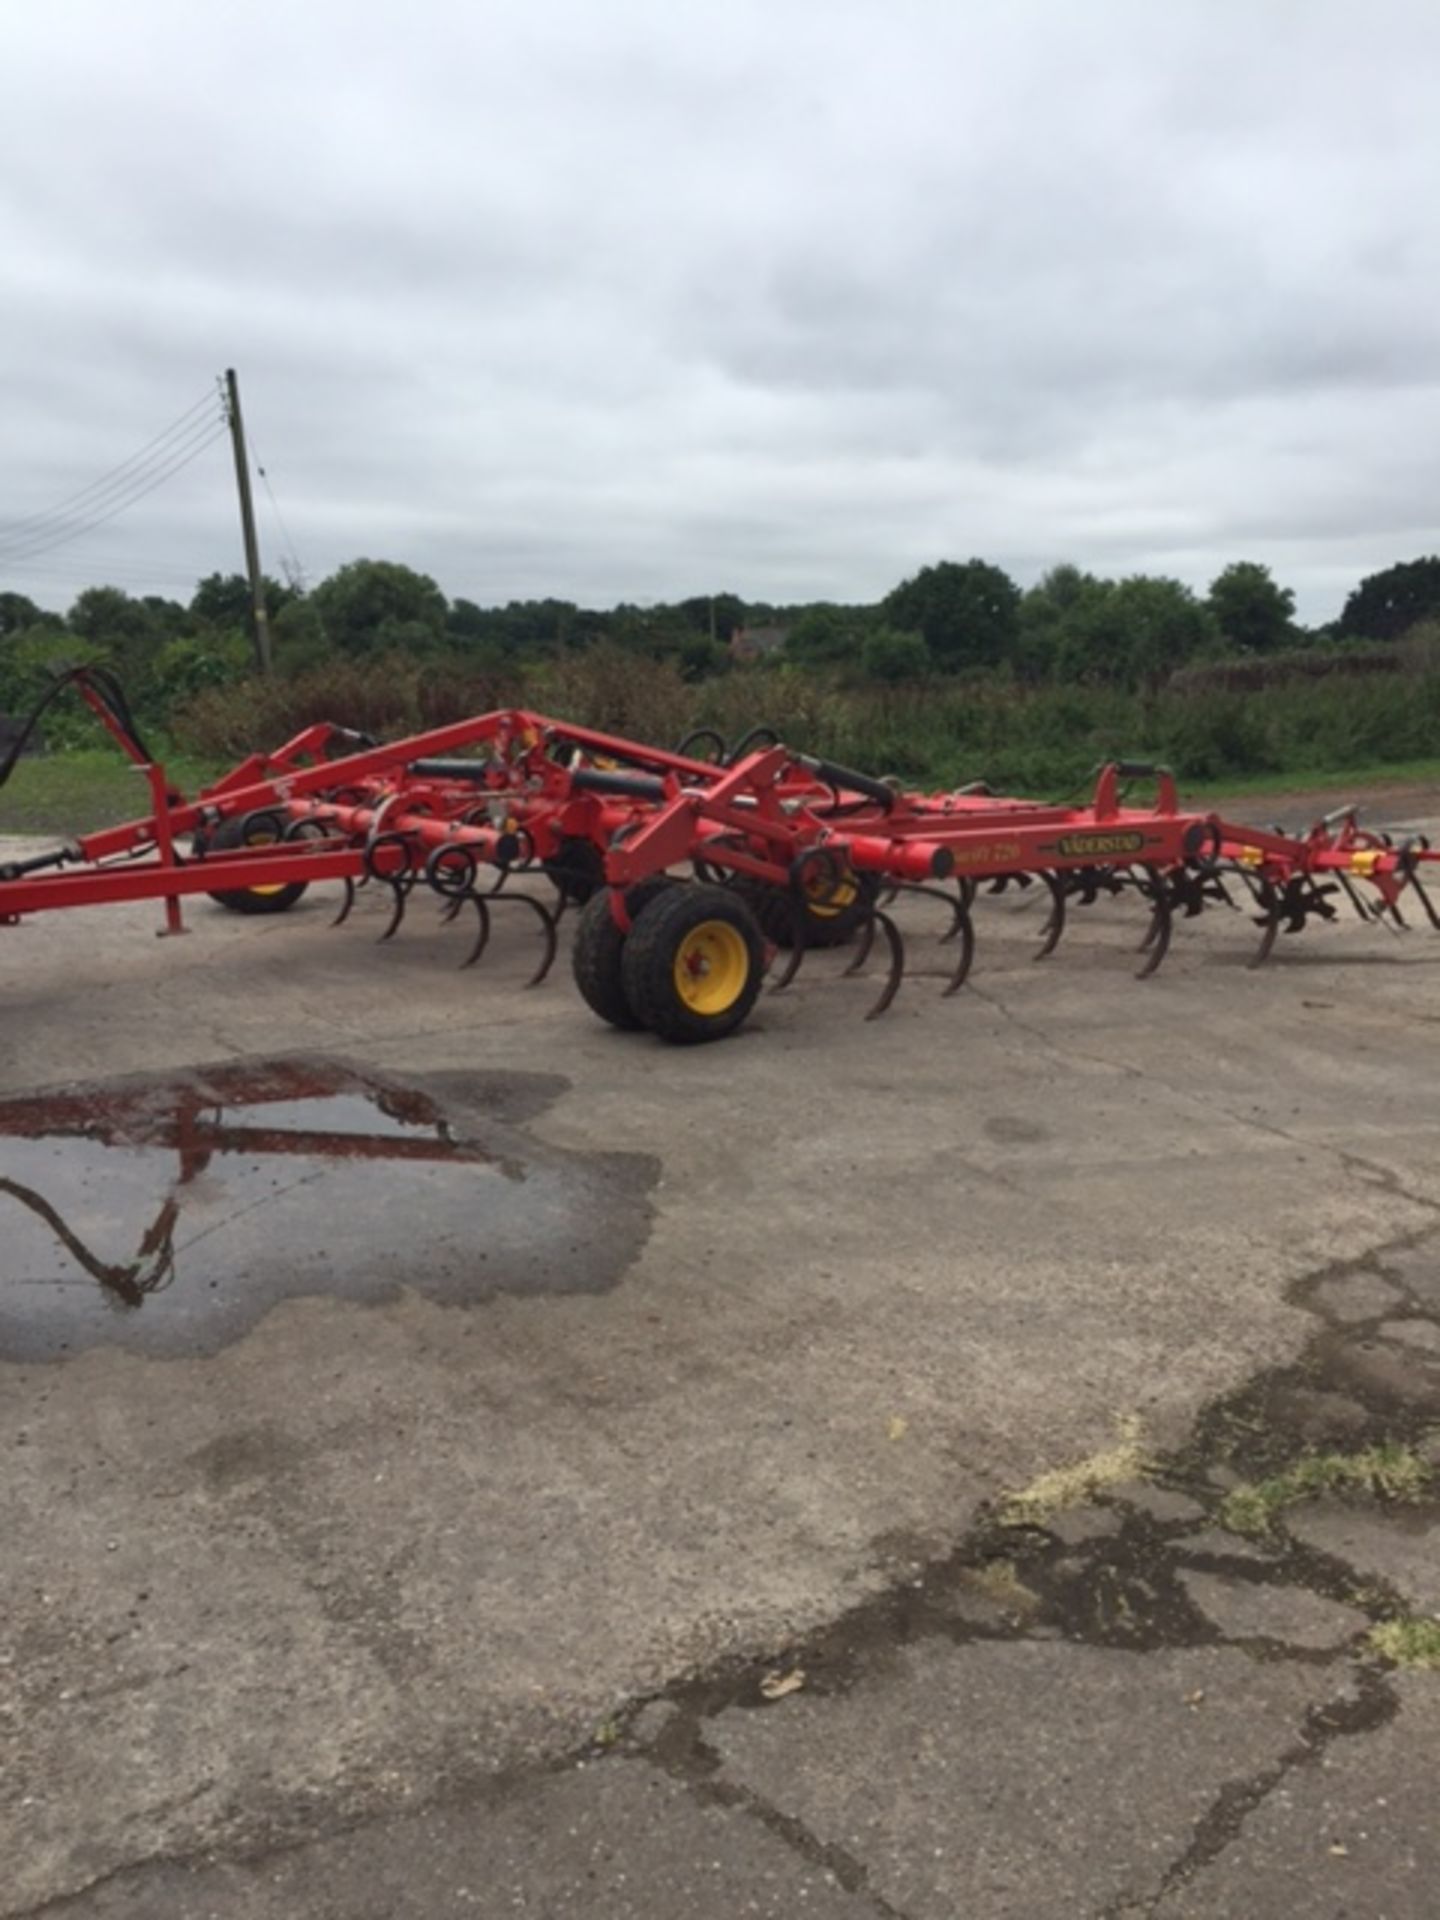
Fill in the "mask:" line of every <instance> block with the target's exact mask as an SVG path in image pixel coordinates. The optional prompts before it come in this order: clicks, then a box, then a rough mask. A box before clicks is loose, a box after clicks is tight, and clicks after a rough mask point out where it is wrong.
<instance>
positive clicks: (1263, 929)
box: [1248, 880, 1282, 968]
mask: <svg viewBox="0 0 1440 1920" xmlns="http://www.w3.org/2000/svg"><path fill="white" fill-rule="evenodd" d="M1255 897H1256V899H1257V901H1258V902H1259V904H1260V906H1261V908H1262V911H1261V912H1260V913H1258V914H1257V915H1256V916H1255V924H1256V926H1257V927H1259V928H1260V945H1259V946H1258V947H1257V948H1256V950H1255V952H1254V953H1253V954H1252V955H1251V957H1250V960H1249V963H1248V964H1249V965H1250V966H1251V967H1252V968H1254V967H1263V966H1264V964H1265V962H1266V961H1267V960H1268V959H1269V958H1270V954H1271V951H1272V949H1273V948H1274V945H1275V936H1276V935H1277V934H1278V933H1279V931H1280V921H1281V918H1282V912H1281V903H1280V896H1279V894H1278V893H1277V892H1276V890H1275V888H1274V886H1273V884H1272V883H1271V882H1270V881H1269V880H1262V881H1261V882H1260V885H1259V891H1258V892H1257V894H1256V896H1255Z"/></svg>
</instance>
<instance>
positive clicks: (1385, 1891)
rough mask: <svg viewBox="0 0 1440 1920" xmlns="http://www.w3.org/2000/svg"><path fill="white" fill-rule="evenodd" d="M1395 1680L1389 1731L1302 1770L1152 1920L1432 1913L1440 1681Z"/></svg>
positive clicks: (1436, 1878) (1439, 1859)
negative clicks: (1431, 1760)
mask: <svg viewBox="0 0 1440 1920" xmlns="http://www.w3.org/2000/svg"><path fill="white" fill-rule="evenodd" d="M1393 1686H1394V1690H1395V1693H1396V1695H1397V1697H1398V1700H1399V1711H1398V1713H1397V1714H1396V1716H1395V1718H1394V1719H1393V1720H1392V1721H1391V1722H1390V1724H1389V1725H1388V1726H1385V1727H1381V1728H1379V1729H1377V1730H1376V1731H1374V1732H1372V1733H1370V1734H1369V1735H1368V1736H1367V1737H1366V1738H1365V1739H1364V1740H1357V1741H1343V1740H1342V1741H1336V1742H1334V1743H1333V1744H1331V1745H1329V1746H1327V1747H1326V1748H1325V1749H1324V1750H1323V1752H1321V1753H1318V1754H1317V1755H1316V1756H1315V1758H1314V1760H1313V1762H1312V1763H1311V1764H1309V1765H1307V1766H1303V1767H1297V1768H1296V1769H1295V1770H1293V1771H1292V1772H1291V1773H1290V1774H1289V1775H1288V1776H1287V1777H1286V1778H1285V1780H1284V1781H1283V1782H1282V1783H1280V1784H1278V1785H1277V1786H1276V1787H1275V1789H1274V1790H1273V1791H1272V1792H1271V1793H1269V1794H1268V1795H1267V1796H1266V1797H1265V1799H1264V1800H1263V1801H1262V1802H1261V1804H1260V1805H1258V1806H1257V1807H1255V1808H1254V1810H1253V1811H1251V1812H1250V1813H1249V1814H1248V1815H1247V1817H1246V1818H1245V1821H1244V1823H1243V1825H1242V1827H1241V1828H1240V1831H1239V1833H1238V1834H1237V1835H1236V1837H1235V1839H1234V1840H1233V1841H1232V1843H1231V1844H1230V1846H1229V1847H1228V1848H1227V1849H1226V1850H1225V1851H1224V1852H1223V1853H1222V1854H1220V1855H1219V1856H1218V1857H1217V1858H1216V1859H1215V1860H1213V1861H1212V1862H1210V1863H1209V1864H1208V1865H1207V1866H1205V1867H1204V1868H1203V1869H1202V1870H1200V1871H1199V1872H1198V1873H1197V1874H1196V1875H1195V1877H1194V1879H1193V1880H1192V1881H1190V1882H1189V1883H1188V1884H1186V1885H1183V1886H1177V1887H1176V1888H1175V1889H1174V1890H1173V1891H1171V1892H1170V1893H1169V1894H1167V1896H1166V1897H1165V1898H1164V1899H1163V1900H1161V1901H1160V1902H1159V1904H1158V1905H1157V1906H1154V1907H1153V1908H1150V1909H1149V1910H1148V1911H1149V1912H1150V1913H1151V1914H1153V1916H1154V1920H1255V1916H1257V1915H1261V1914H1266V1915H1268V1914H1297V1915H1299V1914H1303V1915H1304V1917H1305V1920H1355V1916H1357V1915H1360V1914H1363V1915H1364V1916H1365V1920H1433V1916H1434V1913H1435V1903H1436V1888H1437V1887H1440V1826H1437V1824H1436V1820H1435V1783H1434V1774H1433V1770H1432V1768H1431V1767H1430V1766H1429V1765H1428V1764H1427V1763H1426V1759H1425V1756H1427V1755H1433V1754H1434V1752H1435V1750H1436V1746H1437V1743H1440V1688H1437V1687H1436V1685H1435V1682H1434V1679H1433V1677H1426V1676H1423V1675H1417V1676H1415V1677H1413V1678H1409V1677H1406V1676H1404V1675H1400V1676H1397V1677H1396V1679H1395V1680H1394V1682H1393Z"/></svg>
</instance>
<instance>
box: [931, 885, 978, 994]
mask: <svg viewBox="0 0 1440 1920" xmlns="http://www.w3.org/2000/svg"><path fill="white" fill-rule="evenodd" d="M955 918H956V926H955V928H954V932H953V935H952V934H949V933H947V934H946V935H945V938H946V939H947V940H949V939H951V938H952V937H954V935H958V936H959V940H960V951H959V952H958V954H957V955H956V956H955V970H954V972H953V973H952V974H951V975H950V978H949V980H948V981H947V982H946V983H945V986H944V987H943V988H942V990H941V993H940V998H941V999H942V1000H948V999H949V998H950V996H951V995H952V994H954V993H958V992H959V991H960V989H961V987H963V986H964V984H965V982H966V981H967V980H968V979H969V977H970V968H971V966H972V965H973V964H974V960H975V922H974V921H973V920H972V919H971V918H970V910H969V908H968V907H962V908H961V909H960V911H959V912H958V913H957V914H956V916H955Z"/></svg>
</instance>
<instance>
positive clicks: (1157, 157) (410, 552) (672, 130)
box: [0, 0, 1440, 619]
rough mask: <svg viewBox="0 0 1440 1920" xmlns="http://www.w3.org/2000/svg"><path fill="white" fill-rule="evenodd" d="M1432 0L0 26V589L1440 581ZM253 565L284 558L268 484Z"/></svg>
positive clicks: (440, 5) (743, 588)
mask: <svg viewBox="0 0 1440 1920" xmlns="http://www.w3.org/2000/svg"><path fill="white" fill-rule="evenodd" d="M1437 82H1440V7H1436V6H1435V5H1434V4H1433V0H1367V4H1365V5H1363V6H1362V5H1359V4H1357V0H1338V3H1336V4H1330V3H1329V0H1247V3H1243V4H1242V3H1241V0H1166V3H1165V4H1161V0H1143V3H1142V0H1085V3H1084V4H1081V3H1080V0H971V4H965V0H884V3H883V4H882V3H881V0H769V3H768V4H756V3H753V0H726V3H725V4H709V3H708V0H707V3H706V4H690V3H689V0H506V3H505V4H497V3H496V0H488V4H487V0H469V3H468V4H459V3H458V0H410V4H406V5H399V4H385V5H379V4H373V3H368V4H367V0H345V4H343V5H341V4H338V3H337V0H240V3H238V4H237V3H232V0H223V3H222V0H129V4H127V5H126V6H124V7H116V6H115V5H114V4H113V0H9V5H8V6H7V7H5V9H4V12H3V16H0V102H3V107H0V162H3V166H0V258H3V262H4V286H5V297H4V300H3V302H0V456H3V457H0V589H3V588H5V587H7V586H14V587H16V588H20V589H21V590H23V591H25V592H28V593H30V594H31V595H32V596H33V597H36V598H39V599H41V600H42V601H45V602H47V603H50V604H55V605H63V604H66V603H67V602H68V600H69V599H70V598H72V597H73V595H74V592H75V591H76V590H77V589H78V588H79V587H80V586H82V585H85V584H88V583H91V582H96V581H99V580H103V579H109V580H113V581H114V582H115V583H116V584H118V585H122V586H126V587H129V588H131V589H132V590H134V591H164V592H178V593H181V594H184V595H188V592H189V590H190V588H191V586H192V584H193V581H194V580H195V578H196V577H197V576H198V575H200V574H202V573H206V572H210V571H212V570H214V569H216V568H221V569H224V570H226V571H229V570H232V569H233V568H234V567H236V566H237V565H238V562H239V547H238V536H237V532H236V527H235V512H234V502H233V478H232V476H231V474H230V471H229V468H228V465H227V454H226V449H225V447H224V445H223V444H218V443H217V445H216V446H214V447H213V448H210V449H207V450H206V451H205V452H204V453H203V454H202V455H201V456H200V457H198V458H197V459H196V460H195V462H194V463H193V464H192V465H191V466H189V467H188V468H187V469H186V470H185V471H184V472H183V473H181V474H178V475H177V476H176V477H175V478H174V479H173V480H172V481H170V482H169V483H168V484H167V485H166V486H164V487H163V488H161V489H159V490H158V491H157V492H155V493H154V494H153V495H152V496H151V497H150V498H148V499H146V500H144V501H142V502H140V503H139V504H137V505H136V506H135V507H134V508H133V509H132V510H131V511H129V512H127V513H126V514H124V515H123V516H121V517H120V518H118V519H116V520H115V521H114V522H113V523H112V524H111V525H109V526H107V527H104V528H101V529H99V530H97V531H96V532H94V533H93V534H91V535H88V536H86V537H85V538H83V539H78V540H76V541H74V542H73V543H72V544H69V545H66V546H63V547H59V548H56V549H55V550H53V551H52V552H50V553H46V554H36V555H35V556H34V557H33V558H31V559H30V560H28V561H26V562H24V563H23V564H18V565H14V566H7V565H6V562H5V560H4V558H3V554H4V553H5V552H11V553H13V552H15V551H16V550H17V544H18V543H17V538H16V536H15V534H14V533H13V530H12V531H11V532H10V534H9V535H8V538H9V541H10V544H9V546H8V547H7V546H6V545H5V542H6V539H7V534H6V527H7V526H8V525H9V524H10V523H13V522H14V521H16V520H18V519H21V518H23V517H25V516H29V515H33V514H36V513H38V512H40V511H41V510H43V509H47V508H49V507H50V506H51V505H52V504H53V503H54V502H55V501H57V500H60V499H62V498H63V497H64V496H66V495H69V494H71V493H73V492H75V491H76V490H77V489H79V488H82V487H85V486H86V485H87V484H89V483H90V482H91V481H93V480H95V479H97V478H98V477H99V476H100V475H101V474H103V473H104V472H105V471H106V470H107V469H109V468H111V467H113V466H114V465H115V464H116V463H117V462H119V461H122V460H124V459H125V458H126V457H127V456H128V455H129V454H131V453H132V452H134V450H135V449H136V448H137V447H139V446H140V445H141V444H142V443H144V442H145V441H147V440H149V439H150V438H151V437H152V436H153V435H154V434H156V433H158V432H160V431H161V430H162V429H163V428H165V427H166V426H167V425H168V424H169V423H170V422H171V421H172V420H174V419H175V418H176V417H177V416H178V415H180V414H181V413H182V412H183V411H184V409H185V408H186V407H187V406H189V405H190V404H191V402H192V401H195V400H198V399H199V398H200V397H201V396H202V395H203V394H204V393H205V391H206V388H207V386H208V385H209V383H210V381H211V379H212V377H213V375H214V374H215V372H216V371H217V370H218V369H220V368H222V367H224V366H226V365H228V364H233V365H235V366H236V367H238V368H239V370H240V375H241V381H242V386H243V391H244V397H245V405H246V411H247V415H248V419H249V424H250V427H251V432H252V436H253V439H254V443H255V445H254V451H255V453H256V455H257V457H258V459H259V460H261V461H263V462H264V463H265V464H266V466H267V469H268V471H269V474H270V477H271V479H272V481H273V484H274V488H275V492H276V495H277V497H278V500H279V504H280V508H281V511H282V513H283V515H284V519H285V522H286V524H287V525H288V528H289V530H290V534H291V535H292V536H293V540H294V544H295V547H296V549H297V550H298V553H299V556H300V558H301V560H302V561H303V563H304V565H305V568H306V570H307V572H308V573H309V575H310V577H311V578H312V579H315V578H318V577H319V576H321V575H322V574H324V573H325V572H327V571H329V570H330V569H331V568H332V567H333V566H335V565H336V564H338V563H339V562H341V561H342V560H345V559H349V558H353V557H354V556H356V555H358V554H362V553H368V554H372V555H378V556H384V557H387V558H394V559H400V560H405V561H408V562H409V563H411V564H412V565H415V566H419V567H422V568H424V569H425V570H427V571H429V572H431V573H433V574H434V575H435V577H436V578H437V579H438V580H439V582H440V584H441V586H442V587H443V588H444V589H445V590H446V591H447V592H448V593H450V594H451V595H460V594H464V595H467V596H469V597H471V598H473V599H477V600H480V601H481V602H483V603H487V604H488V603H491V602H495V601H503V600H506V599H509V598H511V597H516V596H528V595H534V594H542V593H556V594H560V595H563V596H565V597H567V598H574V599H578V600H581V601H582V602H587V603H591V604H605V605H608V604H610V603H612V602H613V601H615V600H617V599H622V598H624V599H636V600H642V601H644V600H652V599H657V598H667V597H674V596H679V595H681V594H685V593H691V592H702V591H708V590H715V589H719V588H730V589H733V590H735V591H737V592H739V593H741V594H746V595H749V596H751V597H754V598H762V597H763V598H770V599H778V600H784V599H798V598H807V599H808V598H814V597H820V596H828V597H835V598H846V599H848V598H870V597H874V596H877V595H879V594H881V593H883V592H884V591H886V590H887V589H888V588H889V587H890V586H892V585H893V584H894V583H895V582H896V581H897V580H899V579H900V578H901V577H902V576H904V575H905V574H907V573H909V572H912V571H913V570H914V569H915V568H916V567H917V566H919V565H922V564H924V563H925V562H927V561H930V560H934V559H938V558H942V557H949V558H957V559H963V558H966V557H967V556H969V555H970V554H972V553H978V554H982V555H984V556H985V557H987V558H989V559H993V560H996V561H998V562H1000V563H1001V564H1002V565H1004V566H1006V567H1008V568H1009V569H1010V570H1011V571H1012V572H1013V573H1015V574H1016V576H1017V577H1018V578H1020V579H1021V580H1022V581H1028V580H1030V579H1032V578H1033V577H1034V576H1035V575H1036V574H1037V573H1038V572H1039V571H1040V570H1041V569H1043V568H1044V567H1045V566H1047V565H1049V564H1051V563H1053V562H1054V561H1057V560H1062V559H1073V560H1076V561H1079V562H1080V563H1081V564H1084V565H1088V566H1092V567H1094V568H1096V569H1098V570H1101V571H1106V572H1116V571H1133V570H1137V569H1145V570H1151V571H1164V572H1171V573H1175V574H1178V575H1180V576H1181V577H1182V578H1184V579H1187V580H1189V581H1191V582H1192V583H1194V584H1195V585H1197V586H1203V585H1204V584H1205V582H1206V581H1207V580H1208V579H1209V578H1210V577H1211V576H1212V575H1213V574H1214V572H1215V571H1216V570H1217V569H1218V567H1219V566H1220V565H1222V564H1223V563H1224V562H1225V561H1227V560H1230V559H1234V558H1253V559H1259V560H1263V561H1266V562H1268V563H1269V564H1270V565H1272V566H1273V567H1274V569H1275V571H1276V574H1277V576H1278V577H1279V578H1280V579H1282V580H1283V581H1285V582H1287V583H1289V584H1291V585H1293V586H1294V587H1296V589H1297V590H1298V592H1299V595H1300V601H1301V610H1302V613H1303V614H1305V615H1306V616H1307V617H1309V618H1312V619H1322V618H1327V617H1329V616H1330V615H1331V614H1333V613H1334V612H1335V611H1337V610H1338V606H1339V603H1340V600H1341V599H1342V597H1343V595H1344V593H1345V592H1346V591H1347V590H1348V588H1349V587H1350V586H1351V585H1353V583H1354V581H1355V580H1356V579H1357V578H1358V577H1359V576H1360V575H1361V574H1362V573H1365V572H1368V571H1372V570H1373V569H1374V568H1376V567H1379V566H1384V565H1387V564H1388V563H1389V562H1391V561H1393V560H1397V559H1407V558H1410V557H1413V556H1414V555H1416V554H1418V553H1423V552H1428V551H1433V550H1435V549H1436V548H1437V547H1440V530H1437V518H1440V514H1437V500H1440V330H1437V311H1440V221H1437V219H1436V208H1437V206H1440V115H1437V112H1436V100H1437V97H1440V95H1437ZM259 504H260V508H261V535H262V542H263V544H264V546H265V549H266V557H267V563H268V564H270V566H271V569H272V570H275V571H278V567H277V566H276V561H277V560H278V550H279V547H280V538H279V534H278V532H277V528H276V525H275V522H274V520H273V518H271V516H270V514H269V511H268V501H267V500H266V497H265V495H264V493H263V490H262V493H261V495H260V502H259Z"/></svg>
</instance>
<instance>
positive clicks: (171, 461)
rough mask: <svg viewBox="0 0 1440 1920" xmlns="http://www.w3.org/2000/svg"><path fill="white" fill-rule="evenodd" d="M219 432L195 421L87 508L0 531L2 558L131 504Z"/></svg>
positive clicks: (98, 494)
mask: <svg viewBox="0 0 1440 1920" xmlns="http://www.w3.org/2000/svg"><path fill="white" fill-rule="evenodd" d="M219 431H222V429H221V428H220V427H218V426H217V425H216V423H214V422H213V421H208V420H197V421H195V422H193V423H192V425H191V426H190V427H189V428H188V429H187V430H186V431H185V433H184V434H182V435H181V437H180V438H179V439H177V440H174V441H172V442H171V444H170V445H169V446H167V447H166V448H165V450H164V451H163V452H162V453H159V454H152V455H150V456H149V457H148V458H147V460H146V461H145V463H144V465H143V466H137V467H136V468H135V469H134V470H133V471H132V472H131V473H129V474H127V475H126V477H125V478H124V479H123V480H120V481H111V482H108V483H107V484H106V486H105V487H104V489H103V490H102V491H98V492H95V493H93V494H92V496H91V498H90V500H89V501H88V502H87V503H86V505H85V506H84V507H77V508H72V509H71V510H70V511H69V512H67V513H64V514H56V515H47V516H45V517H44V519H43V520H42V519H41V517H40V516H38V515H37V516H36V524H35V525H33V526H32V527H31V528H30V530H29V531H28V532H26V533H10V534H0V557H3V555H4V554H6V553H7V552H12V553H21V552H28V551H29V550H30V549H31V548H32V547H35V546H37V545H38V544H41V543H43V542H45V541H47V540H49V539H51V538H52V537H58V536H60V535H62V534H64V535H68V534H69V533H70V532H71V531H72V530H74V529H76V528H79V527H83V526H86V525H88V524H90V523H91V522H92V521H94V520H95V519H97V518H98V517H101V516H103V515H106V514H108V513H109V512H110V511H111V509H112V508H119V507H121V506H124V505H128V503H129V502H130V501H131V500H132V499H138V498H139V497H140V495H141V494H143V493H145V492H146V491H147V490H148V488H149V487H150V485H151V483H152V482H154V481H156V480H158V479H160V478H162V477H164V476H165V475H167V474H169V473H170V472H172V471H173V470H174V469H175V467H176V466H177V465H179V464H180V463H182V462H183V461H184V460H185V459H186V458H188V456H189V455H190V454H191V453H192V452H193V451H194V450H195V449H196V448H197V447H199V446H200V445H202V444H203V442H204V441H205V440H206V439H207V438H209V437H210V436H212V435H213V434H215V433H217V432H219Z"/></svg>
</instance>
